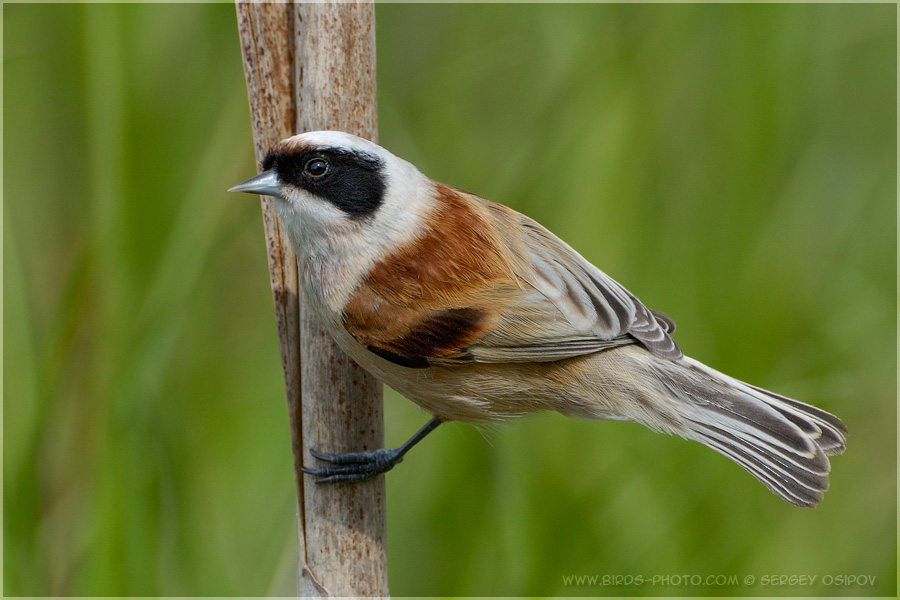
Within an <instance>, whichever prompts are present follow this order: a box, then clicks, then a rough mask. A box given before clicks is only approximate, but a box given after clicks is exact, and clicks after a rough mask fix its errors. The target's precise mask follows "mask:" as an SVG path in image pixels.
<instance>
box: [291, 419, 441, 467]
mask: <svg viewBox="0 0 900 600" xmlns="http://www.w3.org/2000/svg"><path fill="white" fill-rule="evenodd" d="M443 422H444V419H441V418H440V417H432V418H431V420H430V421H428V422H427V423H426V424H425V426H424V427H422V429H420V430H419V431H417V432H416V434H415V435H414V436H412V437H411V438H409V439H408V440H407V441H406V443H404V444H403V445H402V446H400V447H398V448H393V449H390V448H379V449H378V450H364V451H362V452H348V453H346V454H323V453H322V452H317V451H315V450H313V449H310V451H309V453H310V454H312V455H313V456H314V457H316V458H318V459H319V460H323V461H325V462H329V463H331V464H332V465H334V466H331V467H319V468H315V469H313V468H309V467H301V470H302V471H303V472H304V473H308V474H309V475H315V476H316V477H318V479H316V483H339V482H342V481H362V480H363V479H368V478H370V477H375V476H376V475H381V474H382V473H387V472H388V471H390V470H391V469H393V468H394V465H396V464H397V463H399V462H400V461H402V460H403V456H404V455H405V454H406V453H407V452H409V450H410V448H412V447H413V446H415V445H416V444H418V443H419V442H421V441H422V439H424V437H425V436H426V435H428V434H429V433H431V432H432V431H434V430H435V429H436V428H437V426H438V425H440V424H441V423H443Z"/></svg>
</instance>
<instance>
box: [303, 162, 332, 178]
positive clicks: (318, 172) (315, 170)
mask: <svg viewBox="0 0 900 600" xmlns="http://www.w3.org/2000/svg"><path fill="white" fill-rule="evenodd" d="M306 172H307V173H309V174H310V175H312V176H313V177H321V176H322V175H324V174H325V173H327V172H328V162H327V161H325V160H323V159H321V158H314V159H312V160H311V161H309V162H308V163H306Z"/></svg>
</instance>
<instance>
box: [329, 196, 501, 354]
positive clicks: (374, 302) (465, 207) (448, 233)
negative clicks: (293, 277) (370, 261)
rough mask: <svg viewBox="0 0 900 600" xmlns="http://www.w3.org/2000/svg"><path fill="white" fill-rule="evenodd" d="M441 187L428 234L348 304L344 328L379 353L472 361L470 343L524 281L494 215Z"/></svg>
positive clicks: (381, 264) (399, 252) (386, 264)
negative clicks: (516, 273) (501, 302)
mask: <svg viewBox="0 0 900 600" xmlns="http://www.w3.org/2000/svg"><path fill="white" fill-rule="evenodd" d="M435 186H436V188H435V191H436V195H437V198H438V204H437V206H436V207H435V209H434V210H433V212H432V214H430V215H428V216H427V217H426V218H425V220H424V223H423V224H424V227H423V230H422V234H421V235H420V236H419V237H418V238H417V239H415V240H414V241H412V242H410V243H408V244H406V245H404V246H401V247H399V248H397V249H396V250H395V251H394V252H392V253H391V254H389V255H387V256H385V257H384V258H382V259H381V260H380V261H378V262H377V263H376V264H375V265H374V266H373V267H372V270H371V271H370V272H369V274H368V276H367V277H366V278H365V280H364V281H363V283H362V284H361V285H360V286H359V288H357V289H356V291H355V292H354V293H353V295H352V296H351V298H350V300H349V301H348V302H347V305H346V307H345V308H344V319H343V320H344V327H346V329H347V331H348V332H350V334H351V335H353V337H354V338H356V340H357V341H358V342H359V343H360V344H362V345H363V346H366V347H369V348H370V349H372V350H373V351H376V349H377V350H380V351H381V352H376V353H378V354H380V355H383V353H384V352H389V353H394V354H398V355H402V356H403V357H404V360H409V359H410V358H411V357H426V358H440V359H449V360H450V361H452V362H466V360H467V355H466V348H467V347H468V346H470V345H471V344H472V343H474V342H475V341H476V340H477V339H479V338H480V337H481V336H482V335H483V334H484V332H485V331H487V330H488V329H490V328H491V327H492V326H493V324H494V323H495V322H496V320H497V316H498V315H499V312H500V310H501V308H502V307H501V306H499V305H498V302H497V299H498V298H501V297H502V296H503V294H502V293H501V290H503V289H504V288H509V287H515V288H516V289H518V284H517V283H516V281H515V279H514V275H512V274H511V269H510V268H509V266H508V260H507V258H506V256H505V255H504V248H503V246H502V244H500V243H498V241H497V235H496V233H495V232H494V230H493V227H492V226H491V223H490V222H489V219H490V218H491V217H490V215H489V214H488V213H487V212H486V211H484V210H483V209H481V208H480V207H478V206H477V205H476V204H474V203H473V201H471V200H469V199H468V198H467V197H466V193H465V192H463V191H461V190H457V189H455V188H451V187H449V186H445V185H443V184H435ZM395 362H396V361H395ZM398 364H400V363H398Z"/></svg>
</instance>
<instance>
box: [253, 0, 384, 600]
mask: <svg viewBox="0 0 900 600" xmlns="http://www.w3.org/2000/svg"><path fill="white" fill-rule="evenodd" d="M236 9H237V17H238V30H239V34H240V39H241V49H242V54H243V62H244V75H245V77H246V80H247V92H248V95H249V98H250V112H251V118H252V122H253V139H254V146H255V149H256V158H257V161H258V162H260V161H262V158H263V157H264V156H265V153H266V151H267V150H268V149H269V148H270V147H271V146H272V145H273V144H274V143H275V142H277V141H279V140H281V139H284V138H286V137H289V136H291V135H293V134H294V133H295V132H303V131H313V130H319V129H340V130H343V131H347V132H348V133H353V134H356V135H359V136H362V137H365V138H368V139H370V140H373V141H376V137H377V109H376V96H375V10H374V5H373V4H371V3H343V4H328V3H315V4H293V3H287V4H285V3H278V2H273V3H249V2H242V1H240V0H239V1H238V2H237V3H236ZM262 210H263V224H264V227H265V234H266V249H267V251H268V259H269V276H270V280H271V284H272V294H273V298H274V302H275V318H276V321H277V325H278V338H279V342H280V345H281V357H282V366H283V369H284V378H285V391H286V395H287V403H288V416H289V421H290V428H291V443H292V446H293V454H294V467H295V473H296V482H297V498H298V512H297V520H298V537H299V546H298V550H299V571H300V572H299V592H300V595H301V596H387V595H388V586H387V557H386V551H385V492H384V477H383V476H382V477H377V478H374V479H371V480H368V481H365V482H361V483H356V484H337V485H317V484H316V483H315V482H314V481H313V480H312V478H309V477H308V476H306V475H304V474H303V473H302V472H301V471H300V467H301V466H302V465H303V462H304V460H308V461H310V466H315V465H314V462H313V461H314V459H312V457H311V456H310V455H309V452H308V450H309V448H315V449H317V450H321V451H323V452H350V451H357V450H368V449H375V448H380V447H382V446H383V445H384V418H383V414H382V394H381V384H380V383H378V381H377V380H375V379H374V378H373V377H372V376H371V375H369V374H368V373H366V372H365V371H363V370H362V369H361V368H360V367H359V366H358V365H356V363H354V362H353V361H352V360H350V359H349V358H348V357H347V356H346V355H345V354H344V353H343V352H342V351H341V350H340V349H339V348H338V347H337V345H335V343H334V342H333V341H332V339H331V337H330V336H329V335H328V334H327V332H326V331H325V330H324V328H323V327H322V326H321V325H320V324H319V322H318V320H317V319H316V317H315V315H314V314H312V312H311V309H310V308H309V307H308V306H307V305H306V302H305V299H304V298H303V293H302V291H301V289H300V287H301V286H300V279H299V274H298V267H297V259H296V256H295V255H294V253H293V251H292V249H291V247H290V243H289V241H288V239H287V235H286V232H285V231H284V229H283V228H282V225H281V222H280V221H279V220H278V218H277V217H276V215H275V212H274V210H273V208H272V205H271V200H269V199H268V198H265V197H263V198H262Z"/></svg>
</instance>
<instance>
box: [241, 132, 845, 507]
mask: <svg viewBox="0 0 900 600" xmlns="http://www.w3.org/2000/svg"><path fill="white" fill-rule="evenodd" d="M229 191H233V192H246V193H252V194H263V195H267V196H271V197H272V198H274V201H273V205H274V208H275V210H276V212H277V214H278V216H279V218H280V219H281V221H282V223H283V224H284V227H285V229H286V231H287V234H288V238H289V240H290V243H291V246H292V247H293V249H294V252H295V254H296V255H297V259H298V267H299V270H300V271H301V280H302V287H303V289H304V294H305V297H306V298H307V301H308V302H309V304H310V306H311V307H312V309H313V311H314V313H315V314H316V315H317V316H318V318H319V319H320V320H321V322H322V323H323V324H324V326H325V328H326V329H327V331H328V332H329V334H330V335H331V336H332V337H333V338H334V340H335V342H336V343H337V344H338V345H339V346H340V347H341V349H342V350H343V351H344V352H345V353H346V354H347V355H349V356H350V357H351V358H352V359H353V360H355V361H356V362H357V363H359V365H360V366H362V367H363V368H364V369H366V370H367V371H369V372H370V373H372V374H373V375H374V376H376V377H377V378H378V379H380V380H381V381H382V382H384V383H386V384H387V385H389V386H391V387H392V388H394V389H395V390H397V391H399V392H400V393H401V394H403V395H404V396H406V397H407V398H409V399H410V400H412V401H413V402H415V403H416V404H418V405H419V406H420V407H421V408H422V409H424V410H425V411H427V412H428V413H430V414H431V415H432V417H431V419H430V420H429V421H428V422H427V423H426V425H425V426H424V427H422V428H421V429H420V430H419V431H418V432H417V433H416V434H415V435H413V436H412V437H411V438H410V439H409V440H408V441H407V442H406V443H404V444H403V445H401V446H399V447H397V448H392V449H386V448H381V449H377V450H367V451H360V452H350V453H345V454H329V453H325V452H321V451H319V450H311V451H310V452H311V454H312V456H313V457H314V458H316V459H317V460H319V461H321V462H322V463H323V466H319V467H303V470H304V472H306V473H308V474H310V475H312V476H314V477H316V480H317V481H318V482H320V483H341V482H356V481H360V480H364V479H367V478H370V477H374V476H376V475H379V474H381V473H385V472H387V471H388V470H390V469H391V468H393V467H394V466H395V465H396V464H397V463H399V462H400V461H401V460H402V459H403V457H404V455H405V454H406V453H407V452H408V451H409V450H410V449H411V448H412V447H413V446H415V445H416V444H417V443H419V442H420V441H421V440H422V439H423V438H424V437H425V436H427V435H428V434H429V433H430V432H431V431H433V430H434V429H435V428H437V427H438V426H439V425H440V424H441V423H444V422H447V421H461V422H465V423H470V424H474V425H479V424H490V423H494V422H498V421H501V420H505V419H509V418H512V417H519V416H523V415H526V414H529V413H534V412H540V411H556V412H559V413H562V414H563V415H566V416H569V417H576V418H583V419H594V420H620V421H630V422H635V423H640V424H642V425H645V426H647V427H649V428H650V429H652V430H655V431H659V432H664V433H669V434H676V435H679V436H681V437H683V438H686V439H688V440H694V441H697V442H700V443H701V444H703V445H705V446H707V447H709V448H711V449H712V450H714V451H716V452H719V453H720V454H723V455H725V456H726V457H728V458H730V459H731V460H732V461H734V462H735V463H737V464H738V465H740V466H741V467H743V468H744V469H745V470H746V471H748V472H749V473H750V474H751V475H753V476H754V477H756V478H757V479H758V480H759V481H760V482H762V483H763V485H765V486H766V487H767V488H768V489H769V490H771V491H772V492H774V493H775V494H776V495H778V496H780V497H781V498H783V499H784V500H786V501H787V502H790V503H792V504H795V505H798V506H807V507H812V506H815V505H816V504H817V503H818V502H820V501H821V500H822V497H823V494H824V492H825V491H826V490H827V489H828V476H829V472H830V468H831V465H830V462H829V459H828V456H829V455H833V454H839V453H842V452H843V451H844V450H845V447H846V436H847V428H846V427H845V426H844V424H843V423H842V422H841V420H840V419H838V418H837V417H835V416H834V415H832V414H830V413H828V412H826V411H824V410H822V409H820V408H817V407H815V406H812V405H809V404H806V403H803V402H800V401H798V400H794V399H792V398H789V397H786V396H782V395H779V394H776V393H774V392H770V391H767V390H765V389H762V388H759V387H756V386H753V385H750V384H747V383H744V382H742V381H739V380H737V379H735V378H732V377H730V376H728V375H725V374H724V373H720V372H719V371H716V370H714V369H713V368H711V367H708V366H706V365H704V364H703V363H701V362H699V361H696V360H693V359H691V358H689V357H688V356H685V355H684V353H683V352H682V350H681V348H680V347H679V345H678V344H677V343H676V342H675V340H674V339H673V337H672V334H673V332H674V331H675V323H674V321H673V320H672V319H671V318H669V317H668V316H667V315H666V314H665V313H663V312H659V311H656V310H652V309H649V308H647V307H646V306H644V304H642V303H641V301H640V300H639V299H638V298H637V297H636V296H635V295H634V294H632V293H631V292H629V291H628V290H627V289H625V288H624V287H623V286H622V285H620V284H619V283H618V282H616V281H615V280H613V279H612V278H611V277H609V276H608V275H607V274H606V273H604V272H603V271H601V270H600V269H598V268H597V267H595V266H594V265H593V264H591V263H590V262H588V260H586V259H585V258H584V257H582V256H581V255H580V254H579V253H578V252H576V251H575V250H574V249H573V248H572V247H570V246H569V245H568V244H566V243H565V242H564V241H562V240H561V239H560V238H559V237H557V236H556V235H554V234H553V233H551V232H550V231H549V230H547V229H546V228H544V227H543V226H541V225H540V224H538V223H537V222H536V221H534V220H533V219H531V218H529V217H527V216H525V215H523V214H521V213H519V212H517V211H515V210H513V209H511V208H509V207H507V206H505V205H502V204H498V203H495V202H492V201H490V200H486V199H484V198H481V197H479V196H477V195H475V194H472V193H469V192H467V191H464V190H462V189H460V188H456V187H453V186H450V185H447V184H444V183H440V182H438V181H435V180H433V179H430V178H429V177H427V176H426V175H424V174H423V173H421V172H420V171H419V169H417V168H416V167H415V166H414V165H413V164H411V163H410V162H407V161H405V160H403V159H401V158H399V157H397V156H395V155H394V154H392V153H391V152H389V151H388V150H386V149H385V148H383V147H381V146H379V145H378V144H376V143H374V142H372V141H369V140H366V139H363V138H360V137H357V136H354V135H351V134H348V133H345V132H341V131H312V132H306V133H301V134H299V135H295V136H293V137H289V138H287V139H285V140H282V141H280V142H278V143H276V144H275V145H274V146H273V147H272V148H271V149H270V150H269V152H268V153H267V155H266V156H265V158H264V160H263V161H262V164H261V172H260V173H259V174H258V175H257V176H255V177H252V178H250V179H248V180H247V181H245V182H243V183H240V184H238V185H236V186H233V187H232V188H230V189H229Z"/></svg>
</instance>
